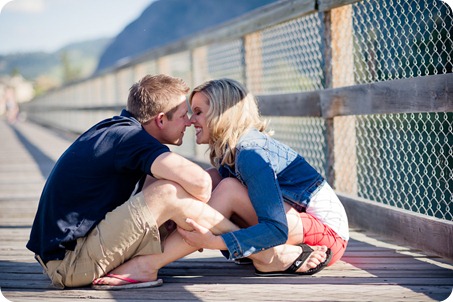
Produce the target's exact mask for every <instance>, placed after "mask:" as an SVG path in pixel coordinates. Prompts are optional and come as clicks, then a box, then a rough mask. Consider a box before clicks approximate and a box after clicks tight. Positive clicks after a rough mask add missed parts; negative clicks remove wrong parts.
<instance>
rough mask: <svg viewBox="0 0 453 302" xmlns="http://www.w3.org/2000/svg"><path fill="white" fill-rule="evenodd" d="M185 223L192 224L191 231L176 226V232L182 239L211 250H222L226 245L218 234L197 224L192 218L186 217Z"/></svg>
mask: <svg viewBox="0 0 453 302" xmlns="http://www.w3.org/2000/svg"><path fill="white" fill-rule="evenodd" d="M186 223H187V224H189V225H190V226H192V228H193V230H192V231H187V230H184V229H182V228H180V227H178V232H179V234H181V236H182V237H183V239H184V241H185V242H186V243H187V244H189V245H190V246H193V247H196V248H198V249H201V248H207V249H212V250H224V249H226V245H225V243H224V241H223V239H222V237H220V236H216V235H214V234H213V233H212V232H211V231H210V230H209V229H207V228H205V227H203V226H201V225H199V224H198V223H196V222H195V221H194V220H192V219H190V218H187V219H186Z"/></svg>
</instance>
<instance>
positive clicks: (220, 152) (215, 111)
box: [189, 78, 266, 168]
mask: <svg viewBox="0 0 453 302" xmlns="http://www.w3.org/2000/svg"><path fill="white" fill-rule="evenodd" d="M197 92H200V93H202V94H204V95H205V96H206V97H207V99H208V101H209V106H210V107H209V111H208V112H207V114H206V118H207V126H208V129H209V157H210V160H211V164H212V165H213V166H214V167H217V168H218V167H219V166H220V165H223V164H227V165H229V166H232V167H233V166H234V159H235V155H236V144H237V142H238V140H239V138H240V137H241V136H242V134H243V133H244V132H245V131H247V130H248V129H251V128H256V129H258V130H259V131H261V132H264V131H265V128H266V122H265V121H264V120H262V119H261V118H260V114H259V110H258V105H257V101H256V98H255V97H254V96H253V95H252V94H251V93H250V92H248V91H247V89H246V88H245V87H244V86H242V85H241V84H240V83H239V82H237V81H235V80H232V79H226V78H223V79H217V80H211V81H207V82H205V83H203V84H201V85H199V86H197V87H196V88H195V89H194V90H193V91H192V93H191V94H190V98H189V102H190V104H191V105H192V97H193V96H194V94H195V93H197Z"/></svg>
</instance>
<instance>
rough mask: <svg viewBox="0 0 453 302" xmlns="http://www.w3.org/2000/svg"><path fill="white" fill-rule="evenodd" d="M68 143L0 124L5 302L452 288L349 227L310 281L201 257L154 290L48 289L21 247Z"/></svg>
mask: <svg viewBox="0 0 453 302" xmlns="http://www.w3.org/2000/svg"><path fill="white" fill-rule="evenodd" d="M71 139H72V138H65V137H64V136H62V135H58V134H56V133H55V132H52V131H50V130H48V129H45V128H42V127H40V126H38V125H35V124H32V123H29V122H20V123H17V124H16V125H14V126H10V125H8V124H7V123H6V122H5V121H3V120H0V289H1V292H2V294H3V296H4V297H6V298H7V299H8V300H9V301H14V302H16V301H17V302H19V301H46V302H56V301H77V300H89V301H91V300H93V301H103V302H104V301H135V302H138V301H150V300H152V301H392V302H393V301H443V300H445V299H447V297H449V295H450V293H451V291H452V289H453V264H452V263H451V262H447V261H444V260H443V259H441V258H438V257H435V256H434V255H426V254H424V253H423V252H421V251H417V250H413V249H410V248H407V247H403V246H398V245H397V244H395V243H391V242H389V241H387V240H385V238H377V237H375V236H372V235H370V234H368V233H365V232H362V231H361V230H357V229H352V230H351V231H352V232H351V241H350V243H349V246H348V249H347V251H346V253H345V256H344V257H343V258H342V260H341V261H339V262H338V263H337V264H335V265H334V266H333V267H329V268H327V269H325V270H323V271H322V272H320V273H319V274H316V275H314V276H308V277H306V276H305V277H289V278H288V277H272V278H269V277H257V276H255V275H254V274H253V267H252V266H250V265H248V266H247V265H246V266H239V265H236V264H234V263H232V262H228V261H226V260H225V259H224V258H223V257H222V256H221V255H220V253H219V252H218V251H205V252H203V253H195V254H193V255H191V256H189V257H187V258H184V259H181V260H179V261H177V262H175V263H172V264H171V265H168V266H167V267H165V268H163V269H162V270H161V272H160V277H161V278H163V280H164V285H163V286H162V287H159V288H150V289H136V290H127V291H116V292H111V291H95V290H92V289H90V288H89V287H87V288H78V289H67V290H56V289H53V288H52V287H51V286H50V283H49V281H48V279H47V277H46V276H45V275H43V274H42V269H41V267H40V266H39V264H38V263H37V262H35V260H34V258H33V255H32V253H31V252H29V251H28V250H27V249H26V248H25V244H26V242H27V239H28V235H29V232H30V226H31V224H32V221H33V217H34V213H35V211H36V207H37V202H38V199H39V195H40V193H41V189H42V186H43V184H44V181H45V177H46V175H47V174H48V173H49V171H50V169H51V168H52V165H53V164H54V162H55V160H56V159H57V158H58V156H59V155H60V154H61V152H63V151H64V149H65V148H66V147H67V146H68V145H69V143H70V140H71ZM426 235H427V236H429V234H426ZM452 240H453V239H452ZM450 299H452V300H453V297H451V298H450ZM452 300H449V301H452ZM0 301H3V299H2V298H1V297H0Z"/></svg>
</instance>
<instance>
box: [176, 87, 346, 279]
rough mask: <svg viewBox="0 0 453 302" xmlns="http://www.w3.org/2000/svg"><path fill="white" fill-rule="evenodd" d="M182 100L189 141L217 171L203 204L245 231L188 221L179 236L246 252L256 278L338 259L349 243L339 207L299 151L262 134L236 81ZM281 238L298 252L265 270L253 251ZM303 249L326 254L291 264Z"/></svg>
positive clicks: (232, 252)
mask: <svg viewBox="0 0 453 302" xmlns="http://www.w3.org/2000/svg"><path fill="white" fill-rule="evenodd" d="M190 105H191V108H192V111H193V115H192V117H191V121H192V124H193V125H194V126H195V130H196V141H197V143H198V144H209V152H210V153H209V154H210V160H211V163H212V165H214V166H215V167H216V168H217V169H218V173H217V175H216V176H215V179H217V180H216V181H215V182H214V186H217V188H216V190H215V191H214V193H213V196H212V198H211V201H210V202H209V204H210V205H211V206H212V207H213V208H215V209H217V210H218V211H219V212H220V213H222V214H223V215H224V216H225V217H227V218H230V217H232V216H233V215H236V216H239V217H240V218H241V221H243V222H245V226H242V227H245V228H242V229H241V230H237V231H234V232H229V233H225V234H222V235H214V234H212V233H211V232H210V231H209V230H207V229H205V228H203V227H201V226H199V225H197V223H196V221H193V220H192V221H191V224H192V226H193V227H194V228H195V230H196V231H191V232H189V231H186V230H182V229H179V231H180V234H182V235H183V237H184V239H185V241H186V242H188V243H189V244H192V245H193V246H194V247H203V248H209V249H219V250H226V251H228V253H227V254H229V257H230V258H232V259H239V258H242V257H250V258H251V259H252V260H253V263H254V265H255V268H256V273H257V274H258V275H260V276H269V275H271V276H275V275H291V274H299V273H300V274H311V273H316V272H317V271H319V270H321V269H322V268H323V267H324V266H325V265H327V264H328V265H332V264H334V263H335V262H336V261H337V260H338V259H340V258H341V256H342V255H343V253H344V252H345V249H346V246H347V242H348V240H349V230H348V219H347V216H346V212H345V210H344V208H343V205H342V204H341V202H340V200H339V199H338V197H337V195H336V194H335V192H334V191H333V190H332V188H331V187H330V186H329V184H328V183H327V182H326V181H325V180H324V178H323V177H322V176H321V175H320V174H319V173H318V172H317V171H316V170H315V169H314V168H313V167H312V166H311V165H310V164H309V163H308V162H307V161H306V160H305V159H304V158H303V157H302V156H301V155H299V154H298V153H297V152H295V151H294V150H292V149H291V148H290V147H288V146H286V145H284V144H283V143H281V142H279V141H277V140H275V139H273V138H272V137H271V136H270V135H269V134H268V133H266V130H265V126H266V124H265V123H264V122H263V121H262V119H261V118H260V116H259V112H258V107H257V103H256V100H255V97H254V96H253V95H252V94H251V93H250V92H248V91H247V90H246V89H245V88H244V87H243V86H242V85H241V84H240V83H238V82H237V81H234V80H231V79H219V80H212V81H208V82H206V83H204V84H202V85H200V86H198V87H196V88H195V89H194V90H193V92H192V93H191V96H190ZM212 175H215V174H212ZM284 243H287V245H286V250H288V244H290V245H299V248H300V249H301V250H303V252H302V254H301V257H300V258H297V259H296V260H295V261H294V262H293V264H292V265H291V266H289V267H288V268H287V269H286V270H283V271H279V270H273V269H274V268H275V267H274V266H273V265H272V262H270V263H267V262H266V261H263V259H266V258H263V257H262V255H261V256H260V254H261V253H258V252H260V251H263V250H267V249H269V248H270V247H274V246H278V245H282V244H284ZM310 246H311V247H316V248H315V249H316V250H318V251H319V250H322V251H326V253H327V256H326V258H327V259H326V260H325V261H324V263H321V264H320V265H317V266H316V267H314V268H311V269H308V270H307V268H304V269H299V268H300V266H302V264H303V263H304V261H305V259H306V257H308V256H309V255H310V254H311V253H312V248H311V247H310ZM256 253H258V254H256ZM303 254H306V255H303ZM254 255H256V256H254ZM280 255H282V254H280Z"/></svg>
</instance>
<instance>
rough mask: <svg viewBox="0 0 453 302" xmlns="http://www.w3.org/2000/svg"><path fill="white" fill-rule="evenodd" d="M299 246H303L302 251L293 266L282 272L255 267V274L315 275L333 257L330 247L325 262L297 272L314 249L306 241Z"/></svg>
mask: <svg viewBox="0 0 453 302" xmlns="http://www.w3.org/2000/svg"><path fill="white" fill-rule="evenodd" d="M299 246H300V247H301V248H302V253H301V254H300V255H299V257H297V259H296V260H294V262H293V264H291V266H290V267H288V268H287V269H286V270H284V271H281V272H279V271H275V272H261V271H259V270H257V269H255V275H257V276H262V277H275V276H302V275H313V274H316V273H317V272H319V271H321V270H323V269H324V268H325V267H326V266H327V265H328V264H329V262H330V259H332V252H331V251H330V249H327V251H326V254H327V258H326V260H324V262H322V263H320V264H318V266H316V267H314V268H311V269H309V270H308V271H305V272H297V270H298V269H299V268H300V267H301V266H302V264H304V262H305V260H307V259H308V257H309V256H310V254H311V253H312V252H313V249H312V248H311V247H309V246H308V245H306V244H304V243H302V244H299Z"/></svg>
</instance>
